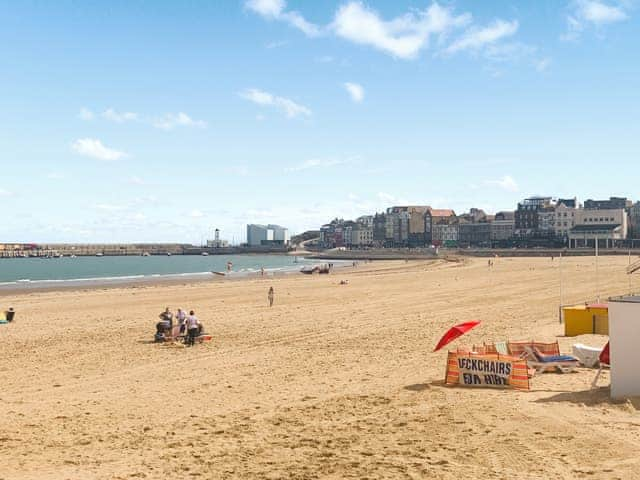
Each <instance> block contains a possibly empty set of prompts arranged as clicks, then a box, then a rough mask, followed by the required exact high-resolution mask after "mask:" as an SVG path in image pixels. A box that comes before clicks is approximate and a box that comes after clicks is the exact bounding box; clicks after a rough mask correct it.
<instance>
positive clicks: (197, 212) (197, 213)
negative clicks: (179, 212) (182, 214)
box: [189, 209, 204, 218]
mask: <svg viewBox="0 0 640 480" xmlns="http://www.w3.org/2000/svg"><path fill="white" fill-rule="evenodd" d="M189 217H191V218H202V217H204V213H202V212H201V211H200V210H197V209H196V210H191V211H190V212H189Z"/></svg>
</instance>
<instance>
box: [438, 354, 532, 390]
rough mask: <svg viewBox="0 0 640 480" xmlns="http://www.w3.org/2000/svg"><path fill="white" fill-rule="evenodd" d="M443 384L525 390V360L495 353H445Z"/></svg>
mask: <svg viewBox="0 0 640 480" xmlns="http://www.w3.org/2000/svg"><path fill="white" fill-rule="evenodd" d="M445 382H446V383H447V385H464V386H466V387H490V388H516V389H519V390H529V376H528V371H527V362H526V360H523V359H520V358H517V357H511V356H508V355H498V354H483V355H479V354H473V353H472V354H468V353H457V352H449V355H448V357H447V372H446V378H445Z"/></svg>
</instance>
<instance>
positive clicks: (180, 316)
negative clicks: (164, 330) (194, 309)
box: [176, 308, 187, 335]
mask: <svg viewBox="0 0 640 480" xmlns="http://www.w3.org/2000/svg"><path fill="white" fill-rule="evenodd" d="M186 319H187V313H186V312H185V311H184V310H182V309H181V308H179V309H178V311H177V312H176V321H177V322H178V325H179V326H180V335H183V334H184V331H185V328H186V325H185V320H186Z"/></svg>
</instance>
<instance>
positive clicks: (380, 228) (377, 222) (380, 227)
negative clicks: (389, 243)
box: [373, 213, 387, 247]
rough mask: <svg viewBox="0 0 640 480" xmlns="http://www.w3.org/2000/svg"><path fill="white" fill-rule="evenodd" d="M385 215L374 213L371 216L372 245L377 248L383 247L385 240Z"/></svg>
mask: <svg viewBox="0 0 640 480" xmlns="http://www.w3.org/2000/svg"><path fill="white" fill-rule="evenodd" d="M386 223H387V219H386V215H385V214H384V213H376V214H375V215H374V216H373V243H374V245H375V246H377V247H384V245H385V239H386Z"/></svg>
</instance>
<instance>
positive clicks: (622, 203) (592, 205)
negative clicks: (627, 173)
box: [584, 197, 633, 210]
mask: <svg viewBox="0 0 640 480" xmlns="http://www.w3.org/2000/svg"><path fill="white" fill-rule="evenodd" d="M632 204H633V202H631V200H627V198H626V197H609V200H591V199H589V200H585V202H584V209H585V210H617V209H620V208H622V209H626V208H630V207H631V206H632Z"/></svg>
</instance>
